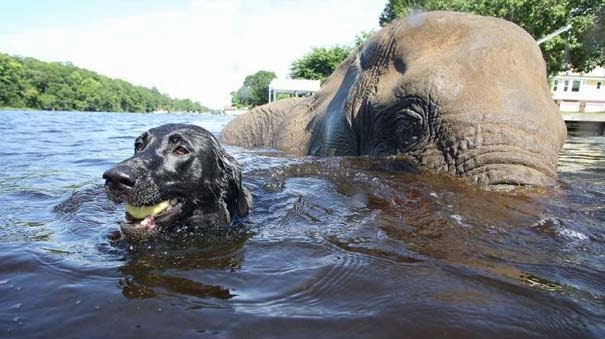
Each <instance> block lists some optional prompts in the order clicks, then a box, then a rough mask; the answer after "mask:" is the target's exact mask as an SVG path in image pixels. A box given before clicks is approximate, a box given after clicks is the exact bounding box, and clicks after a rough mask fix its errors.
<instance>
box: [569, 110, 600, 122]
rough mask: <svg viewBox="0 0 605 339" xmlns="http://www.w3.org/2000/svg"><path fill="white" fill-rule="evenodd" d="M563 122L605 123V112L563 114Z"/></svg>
mask: <svg viewBox="0 0 605 339" xmlns="http://www.w3.org/2000/svg"><path fill="white" fill-rule="evenodd" d="M561 115H562V116H563V120H565V122H568V121H583V122H605V112H600V113H580V112H561Z"/></svg>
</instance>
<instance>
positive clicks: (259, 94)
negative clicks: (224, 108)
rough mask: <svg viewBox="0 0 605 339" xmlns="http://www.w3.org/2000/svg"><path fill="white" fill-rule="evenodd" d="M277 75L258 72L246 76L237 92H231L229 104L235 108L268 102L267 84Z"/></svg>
mask: <svg viewBox="0 0 605 339" xmlns="http://www.w3.org/2000/svg"><path fill="white" fill-rule="evenodd" d="M275 78H277V75H275V73H273V72H269V71H258V72H256V73H254V74H251V75H248V76H247V77H246V79H244V84H243V85H242V87H240V88H239V89H238V90H237V91H235V92H231V104H233V105H234V106H236V107H254V106H258V105H262V104H266V103H267V102H268V101H269V84H270V83H271V80H273V79H275Z"/></svg>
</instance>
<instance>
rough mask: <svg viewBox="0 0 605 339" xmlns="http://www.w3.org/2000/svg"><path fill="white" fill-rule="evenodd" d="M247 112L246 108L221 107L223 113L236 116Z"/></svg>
mask: <svg viewBox="0 0 605 339" xmlns="http://www.w3.org/2000/svg"><path fill="white" fill-rule="evenodd" d="M246 112H248V108H245V107H244V108H237V107H235V106H225V107H224V108H223V115H232V116H237V115H242V114H244V113H246Z"/></svg>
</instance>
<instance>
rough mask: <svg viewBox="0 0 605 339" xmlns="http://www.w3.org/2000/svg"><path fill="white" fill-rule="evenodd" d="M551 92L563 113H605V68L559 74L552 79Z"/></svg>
mask: <svg viewBox="0 0 605 339" xmlns="http://www.w3.org/2000/svg"><path fill="white" fill-rule="evenodd" d="M551 90H552V94H553V95H552V96H553V99H554V100H555V102H556V103H557V104H558V105H559V109H560V110H561V111H562V112H605V68H601V67H599V68H595V69H594V70H593V71H592V72H590V73H571V72H564V73H559V74H558V75H556V76H555V77H554V78H553V79H552V82H551Z"/></svg>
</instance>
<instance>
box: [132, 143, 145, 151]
mask: <svg viewBox="0 0 605 339" xmlns="http://www.w3.org/2000/svg"><path fill="white" fill-rule="evenodd" d="M143 148H145V145H143V143H142V142H135V143H134V150H135V152H140V151H142V150H143Z"/></svg>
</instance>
